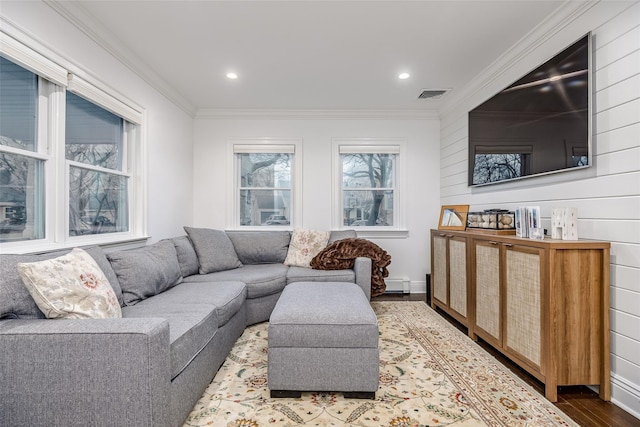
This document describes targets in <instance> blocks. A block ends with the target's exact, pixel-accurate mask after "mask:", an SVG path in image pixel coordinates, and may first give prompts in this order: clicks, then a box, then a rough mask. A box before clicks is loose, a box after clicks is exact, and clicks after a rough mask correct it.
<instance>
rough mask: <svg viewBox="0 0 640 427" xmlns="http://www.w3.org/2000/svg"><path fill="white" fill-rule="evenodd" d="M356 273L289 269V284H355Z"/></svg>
mask: <svg viewBox="0 0 640 427" xmlns="http://www.w3.org/2000/svg"><path fill="white" fill-rule="evenodd" d="M355 281H356V273H355V271H354V270H352V269H350V268H348V269H346V270H314V269H312V268H306V267H289V271H287V284H289V283H293V282H349V283H355Z"/></svg>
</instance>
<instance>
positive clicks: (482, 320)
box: [474, 239, 502, 347]
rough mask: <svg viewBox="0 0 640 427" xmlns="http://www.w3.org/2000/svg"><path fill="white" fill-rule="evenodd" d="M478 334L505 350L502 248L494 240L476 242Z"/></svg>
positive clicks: (475, 279)
mask: <svg viewBox="0 0 640 427" xmlns="http://www.w3.org/2000/svg"><path fill="white" fill-rule="evenodd" d="M474 251H475V257H474V262H475V265H474V267H475V268H474V271H475V277H474V284H475V302H476V306H475V309H476V315H475V320H476V321H475V333H476V334H477V335H479V336H481V337H482V338H484V339H485V340H486V341H487V342H489V343H490V344H492V345H494V346H496V347H502V303H501V302H502V291H501V280H500V264H501V261H500V258H501V256H500V254H501V245H500V244H499V243H497V242H495V241H491V240H479V239H475V240H474Z"/></svg>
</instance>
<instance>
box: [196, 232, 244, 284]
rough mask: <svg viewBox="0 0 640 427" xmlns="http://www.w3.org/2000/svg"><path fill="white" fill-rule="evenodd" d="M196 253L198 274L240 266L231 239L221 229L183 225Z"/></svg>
mask: <svg viewBox="0 0 640 427" xmlns="http://www.w3.org/2000/svg"><path fill="white" fill-rule="evenodd" d="M184 230H185V231H186V232H187V234H188V235H189V239H190V240H191V243H192V244H193V247H194V249H195V250H196V254H197V255H198V264H199V265H200V269H199V272H200V274H208V273H215V272H216V271H224V270H231V269H233V268H238V267H241V266H242V263H241V262H240V260H239V259H238V254H236V250H235V248H234V247H233V243H231V239H229V236H227V233H225V232H224V231H222V230H212V229H210V228H193V227H184Z"/></svg>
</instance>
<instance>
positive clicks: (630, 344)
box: [611, 333, 640, 359]
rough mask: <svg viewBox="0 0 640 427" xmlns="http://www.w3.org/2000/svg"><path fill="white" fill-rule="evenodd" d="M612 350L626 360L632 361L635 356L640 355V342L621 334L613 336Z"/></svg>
mask: <svg viewBox="0 0 640 427" xmlns="http://www.w3.org/2000/svg"><path fill="white" fill-rule="evenodd" d="M611 348H612V349H614V350H615V353H616V354H617V355H619V356H620V357H622V358H624V359H631V358H632V357H633V355H634V354H638V353H640V341H638V340H634V339H632V338H629V337H626V336H624V335H620V334H615V333H614V334H611Z"/></svg>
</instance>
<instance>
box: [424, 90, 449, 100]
mask: <svg viewBox="0 0 640 427" xmlns="http://www.w3.org/2000/svg"><path fill="white" fill-rule="evenodd" d="M448 91H449V89H423V90H422V92H420V95H418V99H440V98H442V97H443V96H444V94H445V93H447V92H448Z"/></svg>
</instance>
